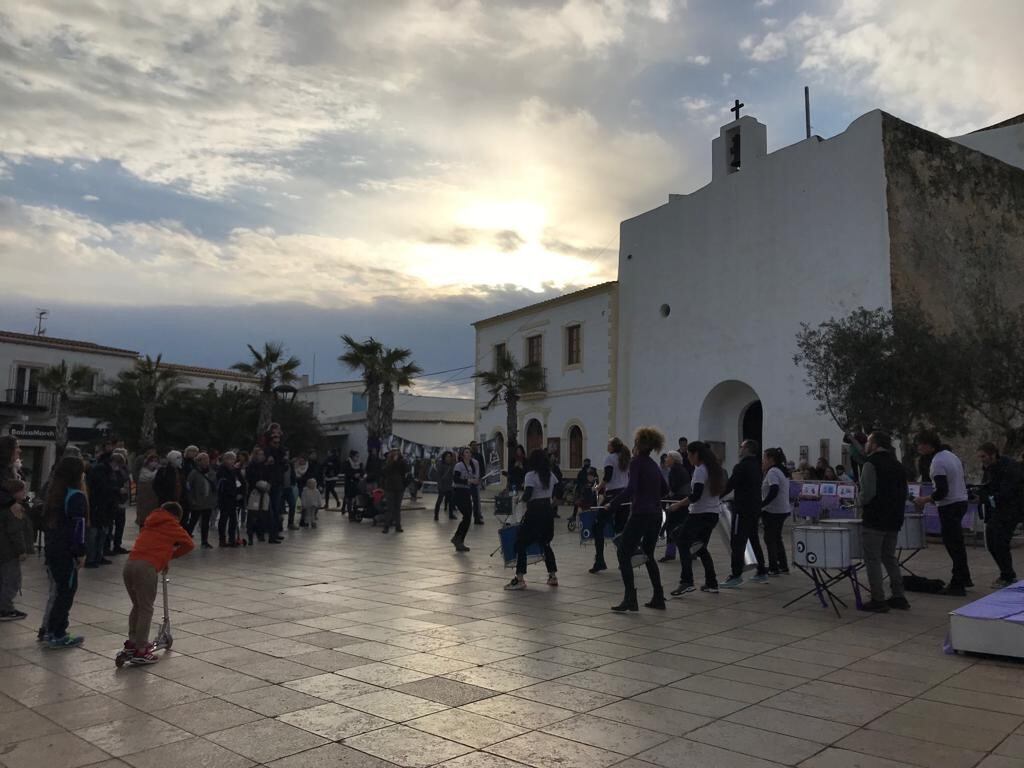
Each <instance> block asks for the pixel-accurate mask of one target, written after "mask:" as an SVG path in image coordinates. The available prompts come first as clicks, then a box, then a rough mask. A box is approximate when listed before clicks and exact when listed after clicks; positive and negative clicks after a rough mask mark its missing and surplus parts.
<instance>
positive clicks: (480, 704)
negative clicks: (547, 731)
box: [459, 694, 575, 728]
mask: <svg viewBox="0 0 1024 768" xmlns="http://www.w3.org/2000/svg"><path fill="white" fill-rule="evenodd" d="M459 709H462V710H465V711H467V712H472V713H474V714H478V715H484V716H486V717H491V718H494V719H495V720H503V721H507V722H509V723H512V724H513V725H518V726H520V727H521V728H542V727H544V726H546V725H550V724H551V723H557V722H558V721H560V720H565V719H566V718H569V717H573V716H574V715H575V713H574V712H573V711H572V710H571V709H563V708H561V707H555V706H551V705H550V704H544V703H542V702H539V701H530V700H529V699H520V698H518V697H516V696H512V695H510V694H503V695H501V696H493V697H491V698H488V699H482V700H480V701H474V702H472V703H470V704H466V705H465V706H462V707H460V708H459Z"/></svg>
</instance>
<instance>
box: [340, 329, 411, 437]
mask: <svg viewBox="0 0 1024 768" xmlns="http://www.w3.org/2000/svg"><path fill="white" fill-rule="evenodd" d="M341 340H342V342H343V343H344V345H345V351H344V352H343V353H342V354H341V356H339V357H338V362H340V363H342V364H343V365H346V366H348V367H349V368H351V369H352V370H354V371H358V372H359V375H360V377H361V378H362V380H363V392H364V394H365V395H366V433H367V442H368V446H367V449H368V450H369V449H371V447H372V446H373V445H376V444H379V441H380V440H381V439H383V438H385V437H387V436H388V435H390V434H391V430H392V422H393V420H394V415H395V395H396V394H397V392H398V391H399V390H400V389H401V388H402V387H408V386H410V385H411V384H412V383H413V380H414V379H415V377H416V376H417V375H419V374H420V373H422V372H423V369H422V368H420V367H419V366H418V365H417V364H416V363H414V362H412V360H410V359H409V358H410V357H412V350H409V349H405V348H404V347H385V346H384V345H383V344H381V343H380V342H379V341H377V340H376V339H374V338H373V337H371V338H369V339H366V341H356V340H355V339H354V338H352V337H351V336H347V335H346V336H342V337H341Z"/></svg>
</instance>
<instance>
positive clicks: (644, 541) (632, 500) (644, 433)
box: [609, 427, 668, 613]
mask: <svg viewBox="0 0 1024 768" xmlns="http://www.w3.org/2000/svg"><path fill="white" fill-rule="evenodd" d="M664 444H665V436H664V435H662V434H661V432H659V431H658V430H657V429H655V428H654V427H640V429H638V430H637V431H636V436H635V437H634V439H633V459H632V460H631V461H630V462H629V479H628V481H627V484H626V487H625V489H623V491H622V492H621V493H620V494H619V495H618V496H616V497H615V499H614V500H613V501H612V503H611V505H610V506H609V510H610V511H611V513H612V515H613V516H614V515H615V513H616V512H617V511H618V510H619V508H620V507H621V506H622V505H623V504H625V503H627V502H628V503H629V504H630V510H629V518H628V519H627V520H626V527H625V528H624V529H623V531H622V536H621V537H620V538H619V572H620V573H621V574H622V585H623V587H624V588H625V595H624V596H623V598H622V602H621V603H619V604H618V605H615V606H612V610H613V611H617V612H619V613H622V612H624V611H637V610H639V607H638V605H637V599H636V585H635V582H634V580H633V563H632V559H633V553H634V552H635V551H636V548H637V547H638V546H639V547H640V549H641V551H643V553H644V555H646V556H647V563H646V565H647V575H648V576H650V578H651V587H652V588H653V589H654V597H652V598H651V601H650V602H649V603H644V607H646V608H655V609H658V610H665V592H664V590H663V589H662V587H661V571H660V570H658V561H657V560H655V559H654V546H655V545H656V544H657V543H658V536H659V534H660V533H661V500H662V498H663V497H664V495H665V494H666V493H667V492H668V484H667V483H666V482H665V477H664V475H662V474H661V467H659V466H658V462H657V461H655V460H654V459H653V458H651V453H652V452H654V451H657V452H660V451H661V447H662V445H664Z"/></svg>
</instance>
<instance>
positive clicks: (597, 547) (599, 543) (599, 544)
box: [591, 488, 625, 565]
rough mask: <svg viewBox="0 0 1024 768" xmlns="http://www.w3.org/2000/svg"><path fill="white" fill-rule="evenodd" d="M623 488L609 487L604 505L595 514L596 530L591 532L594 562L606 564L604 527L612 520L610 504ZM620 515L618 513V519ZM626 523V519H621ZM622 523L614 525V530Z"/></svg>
mask: <svg viewBox="0 0 1024 768" xmlns="http://www.w3.org/2000/svg"><path fill="white" fill-rule="evenodd" d="M622 490H623V489H622V488H616V489H614V490H611V489H609V490H608V491H607V492H606V493H605V495H604V499H603V506H601V507H599V508H598V510H597V514H596V515H595V516H594V517H595V519H594V530H593V531H592V532H591V537H592V538H593V539H594V563H595V564H599V565H604V529H605V528H606V527H607V526H608V523H609V522H610V521H611V520H612V516H611V510H609V509H608V505H609V504H611V503H612V501H613V500H614V499H615V497H616V496H618V495H619V494H620V493H622ZM618 518H619V515H616V519H618ZM620 522H621V523H622V524H625V521H624V520H621V521H620ZM621 528H622V525H621V524H620V525H614V524H613V525H612V529H613V530H616V531H617V530H620V529H621Z"/></svg>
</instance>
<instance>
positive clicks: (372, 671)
mask: <svg viewBox="0 0 1024 768" xmlns="http://www.w3.org/2000/svg"><path fill="white" fill-rule="evenodd" d="M337 674H339V675H343V676H345V677H351V678H352V679H353V680H361V681H362V682H364V683H369V684H370V685H376V686H379V687H381V688H394V687H395V686H398V685H403V684H405V683H413V682H416V681H417V680H425V679H427V678H428V677H430V675H428V674H425V673H423V672H416V671H415V670H412V669H405V668H404V667H396V666H395V665H394V664H386V663H384V662H381V661H375V662H371V663H370V664H363V665H362V666H359V667H347V668H345V669H342V670H339V671H338V672H337ZM454 674H459V673H454Z"/></svg>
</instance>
